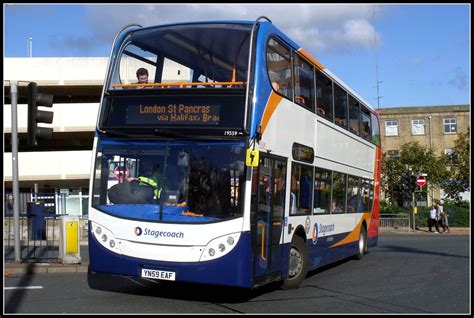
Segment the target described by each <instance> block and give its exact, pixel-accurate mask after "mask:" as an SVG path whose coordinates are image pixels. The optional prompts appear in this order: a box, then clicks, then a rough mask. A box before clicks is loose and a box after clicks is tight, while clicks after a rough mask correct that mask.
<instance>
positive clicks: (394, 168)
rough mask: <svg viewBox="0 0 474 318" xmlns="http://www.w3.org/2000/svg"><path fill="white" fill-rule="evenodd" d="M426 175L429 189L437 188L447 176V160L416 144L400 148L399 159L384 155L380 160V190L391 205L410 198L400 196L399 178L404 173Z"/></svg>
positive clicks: (411, 143)
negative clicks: (410, 172)
mask: <svg viewBox="0 0 474 318" xmlns="http://www.w3.org/2000/svg"><path fill="white" fill-rule="evenodd" d="M409 170H411V171H412V172H413V173H415V174H418V173H426V174H427V175H428V176H427V180H428V184H429V186H430V187H434V188H439V187H440V185H441V183H442V182H443V181H444V180H446V178H447V176H448V170H447V158H446V157H444V156H441V157H437V156H436V149H434V148H432V149H429V148H428V147H425V146H421V145H420V144H419V143H418V142H416V141H415V142H408V143H406V144H403V145H402V146H401V147H400V156H399V157H389V156H387V155H386V154H384V156H383V159H382V188H383V191H384V193H385V194H386V196H387V197H388V198H389V200H390V202H392V203H401V202H403V201H408V200H410V198H404V197H402V195H401V191H400V188H399V187H400V184H401V181H402V180H401V176H402V173H403V172H405V171H409Z"/></svg>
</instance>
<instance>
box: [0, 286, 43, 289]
mask: <svg viewBox="0 0 474 318" xmlns="http://www.w3.org/2000/svg"><path fill="white" fill-rule="evenodd" d="M12 289H43V286H13V287H5V290H12Z"/></svg>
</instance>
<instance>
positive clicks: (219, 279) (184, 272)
mask: <svg viewBox="0 0 474 318" xmlns="http://www.w3.org/2000/svg"><path fill="white" fill-rule="evenodd" d="M89 226H90V225H89ZM89 228H92V227H89ZM250 242H251V236H250V232H243V233H242V234H241V236H240V239H239V242H238V243H237V246H235V247H234V249H233V250H232V251H231V252H229V254H227V255H225V256H224V257H220V258H218V259H215V260H211V261H206V262H163V261H153V260H147V259H140V258H134V257H130V256H125V255H119V254H116V253H113V252H111V251H109V250H107V249H105V248H104V247H103V246H102V245H101V244H100V243H99V242H97V240H96V239H95V237H94V236H93V234H89V259H90V269H91V271H92V272H97V273H108V274H116V275H124V276H136V277H140V276H141V270H142V268H149V269H159V270H166V271H175V272H176V281H183V282H193V283H203V284H216V285H227V286H239V287H246V288H251V287H252V284H253V282H252V273H253V264H252V261H251V260H252V255H251V251H252V249H251V244H250Z"/></svg>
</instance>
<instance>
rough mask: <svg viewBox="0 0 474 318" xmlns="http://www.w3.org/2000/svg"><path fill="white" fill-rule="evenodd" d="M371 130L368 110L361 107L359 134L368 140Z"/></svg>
mask: <svg viewBox="0 0 474 318" xmlns="http://www.w3.org/2000/svg"><path fill="white" fill-rule="evenodd" d="M371 131H372V127H371V125H370V111H369V110H368V109H367V108H365V107H361V112H360V135H361V136H362V138H364V139H365V140H370V139H371V138H370V137H371Z"/></svg>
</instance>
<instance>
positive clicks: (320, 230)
mask: <svg viewBox="0 0 474 318" xmlns="http://www.w3.org/2000/svg"><path fill="white" fill-rule="evenodd" d="M335 228H336V226H335V224H334V223H333V224H328V225H323V224H319V226H318V223H314V227H313V235H312V237H311V238H312V240H313V244H314V245H316V243H317V242H318V237H319V236H324V235H325V234H326V233H330V232H334V230H335Z"/></svg>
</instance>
